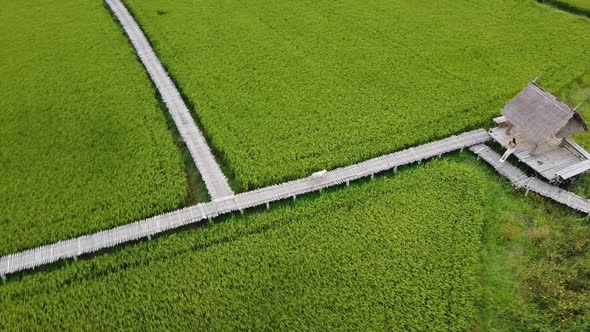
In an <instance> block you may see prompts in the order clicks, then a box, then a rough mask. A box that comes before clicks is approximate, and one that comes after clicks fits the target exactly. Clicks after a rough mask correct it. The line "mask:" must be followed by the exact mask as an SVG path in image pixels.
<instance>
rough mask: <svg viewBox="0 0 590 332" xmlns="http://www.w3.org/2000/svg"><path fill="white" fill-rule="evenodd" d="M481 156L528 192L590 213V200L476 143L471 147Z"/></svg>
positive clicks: (514, 183)
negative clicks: (501, 158) (518, 166)
mask: <svg viewBox="0 0 590 332" xmlns="http://www.w3.org/2000/svg"><path fill="white" fill-rule="evenodd" d="M469 149H470V150H471V151H472V152H473V153H475V154H476V155H477V156H478V157H479V158H481V159H483V160H485V161H486V162H487V163H488V164H490V165H491V166H492V167H494V169H496V171H498V173H500V174H502V175H503V176H505V177H506V178H508V180H510V182H511V183H512V184H513V185H514V186H515V187H518V188H525V189H526V190H527V192H528V191H529V190H530V191H534V192H536V193H537V194H539V195H541V196H545V197H547V198H550V199H552V200H554V201H556V202H559V203H561V204H564V205H566V206H569V207H570V208H572V209H575V210H578V211H580V212H584V213H587V214H588V213H590V201H588V200H587V199H585V198H583V197H580V196H578V195H576V194H574V193H572V192H570V191H567V190H563V189H561V188H559V187H557V186H554V185H551V184H549V183H547V182H545V181H541V180H539V179H537V178H535V177H532V176H528V175H526V174H525V173H524V172H523V171H521V170H520V169H518V168H517V167H515V166H512V165H511V164H509V163H508V162H504V163H501V162H500V155H499V154H498V153H496V152H495V151H494V150H492V149H491V148H490V147H488V146H487V145H484V144H478V145H474V146H472V147H470V148H469Z"/></svg>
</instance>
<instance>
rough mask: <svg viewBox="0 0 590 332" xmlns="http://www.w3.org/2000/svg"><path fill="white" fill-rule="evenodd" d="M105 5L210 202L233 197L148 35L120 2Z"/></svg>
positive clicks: (109, 2)
mask: <svg viewBox="0 0 590 332" xmlns="http://www.w3.org/2000/svg"><path fill="white" fill-rule="evenodd" d="M105 3H106V4H107V5H108V6H109V8H110V9H111V11H112V13H113V15H114V16H115V17H116V18H117V20H118V21H119V23H120V24H121V27H122V28H123V30H124V31H125V33H126V34H127V37H128V38H129V40H130V41H131V43H132V45H133V47H134V49H135V51H136V53H137V56H138V57H139V59H140V60H141V62H142V63H143V65H144V67H145V69H146V71H147V72H148V74H149V76H150V78H151V80H152V81H153V82H154V84H155V85H156V88H157V89H158V92H159V93H160V95H161V96H162V99H163V101H164V103H165V104H166V108H167V109H168V111H169V113H170V115H171V116H172V120H173V121H174V124H175V125H176V128H177V129H178V132H179V134H180V136H181V137H182V139H183V141H184V142H185V144H186V147H187V148H188V150H189V152H190V154H191V156H192V159H193V161H194V162H195V165H196V166H197V169H198V170H199V173H200V174H201V177H202V178H203V181H204V182H205V186H206V187H207V191H208V192H209V195H210V196H211V199H213V200H216V199H219V198H221V197H226V196H231V195H233V194H234V193H233V191H232V190H231V188H230V186H229V183H228V181H227V178H226V177H225V175H224V174H223V172H222V171H221V167H220V166H219V164H218V163H217V161H215V157H214V156H213V153H212V152H211V149H210V148H209V145H208V144H207V141H206V140H205V137H204V136H203V134H202V133H201V131H200V130H199V128H198V127H197V125H196V124H195V122H194V120H193V118H192V117H191V114H190V111H189V110H188V108H187V106H186V104H185V103H184V100H182V97H181V95H180V92H179V91H178V89H177V88H176V86H175V85H174V82H173V81H172V80H171V79H170V76H169V75H168V73H167V72H166V70H165V69H164V66H162V63H161V62H160V60H159V59H158V56H157V55H156V53H155V51H154V50H153V48H152V46H151V45H150V43H149V41H148V40H147V38H146V36H145V34H144V33H143V31H142V30H141V28H140V27H139V25H138V24H137V22H136V21H135V19H134V18H133V16H132V15H131V14H130V13H129V11H128V10H127V8H126V7H125V5H124V4H123V3H122V2H121V1H120V0H105Z"/></svg>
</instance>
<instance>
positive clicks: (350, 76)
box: [125, 0, 590, 190]
mask: <svg viewBox="0 0 590 332" xmlns="http://www.w3.org/2000/svg"><path fill="white" fill-rule="evenodd" d="M125 2H126V3H127V4H128V6H129V7H130V8H131V10H132V11H133V13H134V15H135V16H136V18H137V19H138V21H139V22H140V24H141V25H142V27H143V28H144V30H145V31H146V33H147V34H148V36H149V38H150V39H151V41H152V43H153V45H154V47H155V49H156V51H157V52H158V54H159V55H160V57H161V59H162V61H163V62H164V64H165V65H166V66H167V67H168V69H169V70H170V72H171V73H172V75H173V76H174V77H175V79H176V80H177V81H178V82H179V86H180V88H181V89H182V90H183V92H184V94H185V95H186V97H187V99H189V101H190V102H191V103H192V104H194V105H195V112H196V114H197V117H198V121H199V122H200V123H201V124H202V126H203V127H204V129H205V130H206V132H207V135H208V138H209V141H210V143H211V144H212V145H213V147H214V148H215V150H216V151H217V154H218V156H219V159H220V160H222V161H223V162H224V163H225V164H226V165H227V167H228V169H231V170H232V173H233V174H230V175H232V176H233V178H234V181H233V183H234V184H235V187H236V188H235V189H238V190H246V189H247V188H253V187H259V186H264V185H267V184H270V183H277V182H281V181H283V180H285V179H289V178H298V177H301V176H304V175H309V174H310V173H311V172H312V171H317V170H319V169H323V168H328V169H329V168H333V167H335V166H339V165H348V164H351V163H353V162H356V161H360V160H364V159H366V158H369V157H372V156H376V155H380V154H383V153H385V152H390V151H393V150H398V149H401V148H403V147H406V146H409V145H415V144H419V143H423V142H427V141H431V140H433V139H436V138H442V137H445V136H448V135H450V134H452V133H457V132H461V131H464V130H466V129H471V128H475V127H479V126H481V125H491V119H492V118H493V117H494V116H497V115H498V113H499V110H500V109H501V107H502V106H503V105H504V103H505V102H507V101H508V100H509V99H510V98H512V97H513V96H514V95H515V94H516V93H518V92H519V91H520V90H521V89H522V88H523V87H524V86H525V84H526V83H527V82H528V79H529V78H532V77H535V76H536V75H537V74H538V73H539V72H541V71H542V72H543V78H542V81H541V83H542V84H543V85H544V86H545V87H547V88H548V89H549V90H551V91H559V90H560V89H562V87H564V86H565V85H567V84H568V83H569V82H570V81H572V80H573V79H574V78H576V77H578V76H579V75H581V74H582V73H583V72H584V71H585V70H587V69H588V65H587V63H584V61H581V60H580V59H587V58H588V57H590V22H589V21H588V20H587V19H585V18H581V17H577V16H574V15H569V14H567V15H564V13H562V12H559V11H555V10H553V9H552V8H549V7H548V6H544V5H540V4H537V3H536V2H534V1H515V0H500V1H494V2H478V3H474V2H472V1H462V0H460V1H456V0H445V1H443V2H437V5H436V6H434V5H432V2H429V1H394V2H392V1H387V0H373V1H368V2H358V1H351V0H340V1H336V2H334V1H281V2H268V1H260V0H248V1H235V0H224V1H210V0H199V1H193V0H191V1H189V0H180V1H174V2H171V1H166V0H154V1H138V0H126V1H125Z"/></svg>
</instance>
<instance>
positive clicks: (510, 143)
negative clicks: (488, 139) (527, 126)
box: [500, 138, 516, 163]
mask: <svg viewBox="0 0 590 332" xmlns="http://www.w3.org/2000/svg"><path fill="white" fill-rule="evenodd" d="M514 151H516V138H512V140H510V141H508V149H506V152H504V155H502V158H500V162H501V163H503V162H505V161H506V159H508V157H510V155H511V154H513V153H514Z"/></svg>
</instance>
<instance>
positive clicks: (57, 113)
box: [0, 0, 590, 331]
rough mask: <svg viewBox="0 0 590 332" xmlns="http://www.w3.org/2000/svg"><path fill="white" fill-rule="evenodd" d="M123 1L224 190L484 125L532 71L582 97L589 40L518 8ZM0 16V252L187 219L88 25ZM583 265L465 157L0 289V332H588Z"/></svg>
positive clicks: (573, 228)
mask: <svg viewBox="0 0 590 332" xmlns="http://www.w3.org/2000/svg"><path fill="white" fill-rule="evenodd" d="M125 3H126V4H127V5H129V6H130V8H131V9H132V11H133V13H134V15H135V16H136V18H137V19H138V21H139V23H140V24H141V25H142V27H143V28H144V30H145V31H146V32H147V34H148V35H149V37H150V39H151V41H152V43H153V45H154V47H155V49H156V51H157V53H158V55H159V56H160V57H161V59H162V61H163V63H164V65H165V66H167V68H168V70H169V71H170V74H171V76H172V77H173V78H174V79H175V81H177V83H178V85H179V87H180V88H181V89H182V91H183V93H184V95H185V97H186V98H187V100H188V101H189V102H190V103H192V104H193V105H194V111H195V114H194V115H195V118H196V119H197V121H198V122H199V123H200V124H201V126H202V127H203V128H204V129H205V131H206V133H207V136H208V139H209V142H210V143H212V144H213V145H214V148H215V149H216V153H217V154H218V157H220V159H221V160H223V162H224V165H223V166H224V170H225V171H226V172H229V173H231V174H230V175H232V177H233V178H232V185H233V186H234V188H235V189H239V190H246V189H247V188H252V187H258V186H263V185H266V184H269V183H276V182H280V181H283V180H285V179H288V178H293V177H299V176H303V175H307V174H308V173H309V172H311V171H314V170H317V169H321V168H332V167H335V166H338V165H347V164H351V163H353V162H355V161H358V160H361V159H365V158H368V157H371V156H375V155H378V154H381V153H384V152H389V151H393V150H398V149H400V148H402V147H405V146H409V145H415V144H418V143H423V142H426V141H430V140H432V139H436V138H441V137H444V136H447V135H449V134H452V133H457V132H460V131H463V130H465V129H470V128H474V127H478V126H481V125H487V124H490V122H491V121H490V120H491V118H492V117H493V116H495V115H496V114H497V113H498V112H499V110H500V108H501V107H502V105H503V104H504V103H505V102H506V101H507V100H508V99H510V98H511V97H512V96H513V95H514V94H516V93H517V92H518V91H519V90H520V89H521V88H522V87H523V86H524V85H525V84H526V83H527V80H528V78H529V77H532V76H536V74H538V72H539V71H543V73H544V74H543V78H542V81H541V83H542V84H543V85H545V86H546V87H547V88H549V89H550V90H551V91H553V92H555V93H557V94H559V95H560V96H562V97H564V98H565V99H567V100H568V101H571V102H572V103H573V102H578V101H581V100H585V99H587V98H588V97H587V92H588V86H589V85H590V76H588V73H590V63H589V62H588V61H587V59H588V58H589V56H590V20H588V19H587V18H583V17H581V16H576V15H572V14H569V13H564V12H563V11H558V10H555V9H554V8H551V7H549V6H546V5H542V4H538V3H536V2H535V1H532V0H531V1H519V0H498V1H490V2H487V1H486V2H480V1H478V2H472V1H466V0H443V1H439V2H437V3H436V5H435V4H433V3H432V2H427V1H385V0H371V1H368V2H354V1H351V0H339V1H281V2H269V1H255V0H248V1H234V0H221V1H209V0H191V1H188V0H177V1H164V0H150V1H139V0H125ZM2 8H3V10H2V11H1V12H0V32H2V33H1V34H0V41H1V44H2V45H3V47H0V59H2V60H3V61H2V62H0V91H2V92H3V93H4V95H3V98H0V138H1V141H2V143H1V144H0V162H1V164H2V168H1V169H0V201H1V202H2V204H0V255H1V254H4V253H8V252H12V251H15V250H18V249H22V248H26V247H29V246H32V245H37V244H41V243H46V242H49V241H54V240H56V239H60V238H64V237H69V236H73V235H76V234H81V233H87V232H90V231H93V230H98V229H104V228H108V227H110V226H113V225H115V224H120V223H125V222H129V221H132V220H134V219H139V218H141V217H144V216H147V215H152V214H155V213H158V212H161V211H165V210H170V209H173V208H175V207H177V206H180V205H183V204H186V202H187V201H189V202H190V201H191V200H192V201H194V199H191V198H190V197H189V196H191V195H193V194H191V191H194V190H188V192H187V177H188V178H191V176H194V175H195V174H192V175H191V173H190V171H189V172H188V175H187V171H186V170H184V169H183V168H185V167H186V155H184V156H183V153H184V154H186V152H183V150H182V149H179V147H178V146H177V145H175V142H174V140H175V139H177V138H175V135H174V133H173V130H171V129H170V128H167V126H169V120H167V119H166V116H165V115H164V112H163V110H162V109H161V108H160V106H159V104H158V100H157V97H156V95H155V92H154V90H153V88H152V87H151V84H150V82H149V79H148V77H147V75H146V74H145V71H144V70H143V68H142V66H141V65H140V63H139V62H138V60H137V59H136V58H135V55H134V53H133V50H132V48H131V47H130V45H129V43H128V42H127V40H126V39H125V37H124V34H123V33H122V31H121V30H120V29H119V28H118V26H117V24H116V22H115V21H114V20H113V19H112V18H111V17H109V13H108V10H107V9H106V8H105V7H104V6H103V4H102V3H101V2H100V1H89V0H84V1H73V0H65V1H59V2H58V1H53V0H52V1H46V2H43V4H40V3H38V2H33V1H26V2H8V1H4V2H3V3H2ZM589 111H590V110H589V109H588V107H587V106H582V112H583V114H586V113H587V112H589ZM586 118H587V119H588V118H590V114H588V116H586ZM167 121H168V122H167ZM171 132H172V133H171ZM577 139H579V140H580V141H581V143H582V144H585V146H586V147H589V146H590V145H588V144H590V143H589V142H590V138H589V136H587V135H586V136H584V135H582V136H580V137H578V138H577ZM183 158H184V159H185V160H184V161H185V162H183ZM190 183H191V181H190V180H189V187H190V186H191V185H190ZM579 185H580V186H584V182H580V184H579ZM193 189H194V188H193ZM579 191H582V192H585V191H586V189H585V188H581V189H580V188H579ZM589 252H590V225H589V224H588V220H587V218H586V217H585V216H582V215H580V214H577V213H575V212H572V211H570V210H567V209H565V208H563V207H562V206H560V205H557V204H554V203H552V202H550V201H548V200H545V199H542V198H540V197H537V196H536V195H534V194H529V195H528V196H526V197H525V196H524V195H523V192H522V191H515V190H514V189H512V188H511V187H510V185H509V184H508V183H507V182H506V181H505V180H504V179H503V178H501V177H500V176H498V175H497V174H496V173H495V172H494V171H492V170H491V169H490V168H488V167H487V166H486V165H485V164H483V163H482V162H481V161H478V160H476V158H475V157H473V156H472V155H471V154H470V153H468V152H462V153H455V154H453V155H451V156H449V157H445V158H443V159H441V160H434V161H430V162H427V163H425V164H422V165H413V166H409V167H406V168H403V169H401V170H400V171H399V172H398V173H396V174H387V175H382V176H378V177H376V179H375V180H373V181H370V180H366V181H360V182H356V183H352V184H351V186H350V187H339V188H333V189H330V190H327V191H324V193H322V194H318V193H315V194H309V195H305V196H303V197H298V199H297V201H294V202H293V201H289V202H281V203H277V204H273V205H272V209H271V210H270V211H266V210H264V209H259V210H258V209H254V210H250V211H246V213H245V215H244V216H241V215H239V214H236V215H231V216H226V217H222V218H220V219H218V220H216V221H215V222H212V223H207V224H204V225H202V226H198V227H187V228H184V229H181V230H176V231H172V232H169V233H167V234H163V235H161V236H158V237H156V238H154V239H152V240H151V241H139V242H136V243H134V244H128V245H123V246H120V247H116V248H113V249H110V250H106V251H103V252H100V253H97V254H96V255H92V256H86V257H81V258H79V259H78V261H65V262H64V261H62V262H60V263H57V264H54V265H51V266H47V267H44V268H41V269H37V270H34V271H26V272H22V273H17V274H15V275H11V276H8V280H7V281H6V282H4V283H1V284H0V308H2V309H1V310H0V313H1V314H0V330H97V329H98V330H115V329H125V330H142V331H145V330H192V331H194V330H198V331H200V330H288V331H293V330H328V331H332V330H359V331H366V330H404V331H407V330H411V331H422V330H428V331H430V330H434V331H436V330H440V331H554V330H555V331H585V330H590V277H589V276H590V272H589V271H590V256H589V255H588V253H589Z"/></svg>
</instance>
